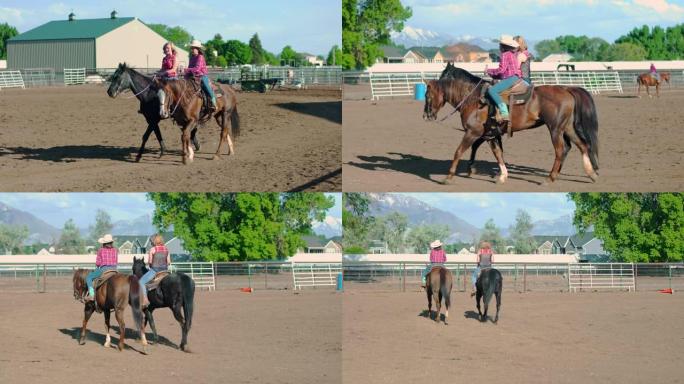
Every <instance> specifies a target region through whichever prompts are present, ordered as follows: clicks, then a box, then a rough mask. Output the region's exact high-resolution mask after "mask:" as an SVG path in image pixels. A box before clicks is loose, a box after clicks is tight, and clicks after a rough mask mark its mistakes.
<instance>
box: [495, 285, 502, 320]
mask: <svg viewBox="0 0 684 384" xmlns="http://www.w3.org/2000/svg"><path fill="white" fill-rule="evenodd" d="M495 295H496V316H495V317H494V323H495V324H496V322H497V321H499V309H500V308H501V289H498V290H497V291H496V293H495Z"/></svg>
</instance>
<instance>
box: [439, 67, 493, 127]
mask: <svg viewBox="0 0 684 384" xmlns="http://www.w3.org/2000/svg"><path fill="white" fill-rule="evenodd" d="M482 81H484V79H483V78H480V81H478V82H477V84H475V86H474V87H473V89H471V90H470V92H468V94H467V95H466V97H464V98H463V100H461V102H460V103H458V105H457V106H456V108H455V109H454V110H453V112H451V113H450V114H448V115H446V116H444V117H443V118H442V120H440V122H442V121H444V120H446V119H448V118H450V117H451V115H453V114H454V113H456V112H459V110H460V108H461V106H462V105H463V103H465V101H466V100H468V98H469V97H470V95H472V94H473V92H474V91H475V90H476V89H477V87H478V86H479V85H480V84H482Z"/></svg>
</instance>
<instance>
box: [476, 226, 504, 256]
mask: <svg viewBox="0 0 684 384" xmlns="http://www.w3.org/2000/svg"><path fill="white" fill-rule="evenodd" d="M483 241H487V242H489V243H490V244H491V245H492V249H493V250H494V252H496V253H505V252H506V241H505V239H504V238H503V236H501V230H500V229H499V227H497V226H496V224H495V223H494V220H493V219H489V220H487V222H486V223H485V226H484V229H483V230H482V234H481V235H480V242H483Z"/></svg>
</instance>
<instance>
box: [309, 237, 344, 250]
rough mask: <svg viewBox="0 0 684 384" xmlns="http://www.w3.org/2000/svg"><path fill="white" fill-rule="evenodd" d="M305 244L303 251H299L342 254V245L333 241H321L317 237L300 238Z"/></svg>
mask: <svg viewBox="0 0 684 384" xmlns="http://www.w3.org/2000/svg"><path fill="white" fill-rule="evenodd" d="M302 240H304V242H306V247H305V249H299V251H300V252H303V253H342V245H341V244H339V243H337V242H335V241H333V240H322V239H321V238H320V237H318V236H313V235H306V236H302Z"/></svg>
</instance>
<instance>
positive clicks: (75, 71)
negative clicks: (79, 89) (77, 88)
mask: <svg viewBox="0 0 684 384" xmlns="http://www.w3.org/2000/svg"><path fill="white" fill-rule="evenodd" d="M85 77H86V69H85V68H64V85H78V84H85Z"/></svg>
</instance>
